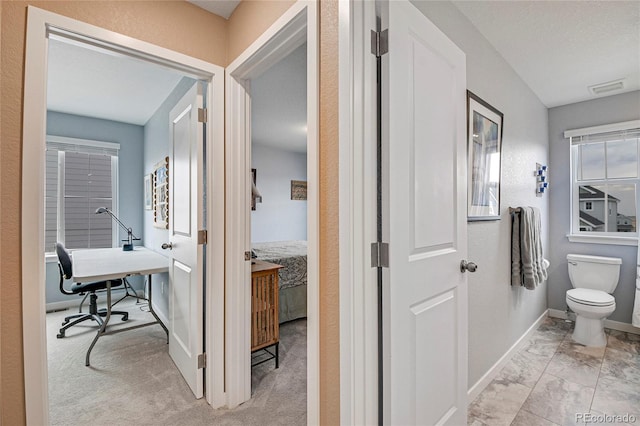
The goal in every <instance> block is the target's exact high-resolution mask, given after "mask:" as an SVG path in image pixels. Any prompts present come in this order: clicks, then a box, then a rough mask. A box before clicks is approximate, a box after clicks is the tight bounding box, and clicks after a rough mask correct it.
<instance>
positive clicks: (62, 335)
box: [56, 332, 64, 339]
mask: <svg viewBox="0 0 640 426" xmlns="http://www.w3.org/2000/svg"><path fill="white" fill-rule="evenodd" d="M56 337H57V338H58V339H62V338H63V337H64V332H62V333H58V334H56Z"/></svg>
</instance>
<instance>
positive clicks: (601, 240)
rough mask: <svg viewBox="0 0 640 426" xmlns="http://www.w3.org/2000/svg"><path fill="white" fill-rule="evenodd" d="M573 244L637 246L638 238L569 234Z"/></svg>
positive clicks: (568, 237)
mask: <svg viewBox="0 0 640 426" xmlns="http://www.w3.org/2000/svg"><path fill="white" fill-rule="evenodd" d="M567 239H568V240H569V241H570V242H572V243H586V244H611V245H618V246H637V245H638V237H623V236H617V235H594V234H583V233H580V234H567Z"/></svg>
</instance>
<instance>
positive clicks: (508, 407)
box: [468, 318, 640, 426]
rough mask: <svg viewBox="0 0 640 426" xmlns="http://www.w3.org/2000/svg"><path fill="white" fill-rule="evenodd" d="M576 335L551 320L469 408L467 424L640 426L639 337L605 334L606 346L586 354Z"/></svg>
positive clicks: (560, 322) (561, 322)
mask: <svg viewBox="0 0 640 426" xmlns="http://www.w3.org/2000/svg"><path fill="white" fill-rule="evenodd" d="M572 329H573V323H572V322H565V321H564V320H561V319H556V318H547V319H546V320H545V322H544V323H543V324H542V325H541V326H540V328H539V329H538V330H536V331H535V333H534V334H533V336H532V337H531V338H530V339H529V341H528V342H527V343H526V344H525V345H524V346H523V347H522V348H521V349H520V350H519V351H518V353H517V354H516V355H514V357H513V358H512V359H511V360H510V361H509V362H508V363H507V364H506V365H505V366H504V367H503V369H502V370H501V371H500V373H499V374H498V376H497V377H496V378H495V380H493V381H492V382H491V383H490V384H489V386H487V388H486V389H485V390H484V391H482V393H481V394H480V395H479V396H478V397H477V398H476V399H475V400H474V401H473V402H472V403H471V404H470V405H469V419H468V424H469V425H470V426H483V425H487V426H494V425H496V426H497V425H513V426H538V425H540V426H544V425H551V426H552V425H584V424H598V423H600V424H619V425H626V424H637V425H640V335H636V334H631V333H624V332H621V331H615V330H608V329H607V330H606V332H607V346H606V347H603V348H588V347H585V346H582V345H580V344H577V343H574V342H573V341H572V339H571V333H572V331H573V330H572ZM579 413H580V414H584V416H582V418H579V417H578V416H577V414H579ZM587 414H590V415H592V416H593V417H592V418H591V420H592V421H591V422H588V420H589V419H587V416H586V415H587ZM625 414H626V415H627V417H623V416H624V415H625ZM596 416H599V418H598V417H596ZM604 416H620V417H619V418H612V417H608V418H604ZM598 420H599V421H598Z"/></svg>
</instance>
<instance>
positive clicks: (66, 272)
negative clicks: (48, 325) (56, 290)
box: [56, 242, 129, 339]
mask: <svg viewBox="0 0 640 426" xmlns="http://www.w3.org/2000/svg"><path fill="white" fill-rule="evenodd" d="M56 254H57V255H58V269H59V270H60V291H61V292H62V293H63V294H68V295H85V294H88V295H89V312H88V313H85V312H80V313H77V314H73V315H69V316H68V317H66V318H65V319H64V322H63V323H62V328H61V329H60V332H59V333H58V334H57V337H58V339H61V338H63V337H64V335H65V331H66V330H67V329H68V328H69V327H73V326H74V325H76V324H79V323H81V322H83V321H86V320H89V319H90V320H93V321H95V322H97V323H98V325H99V326H102V324H104V320H103V319H102V317H103V316H106V314H107V313H106V311H103V310H100V311H99V310H98V296H97V295H96V291H97V290H105V289H106V288H107V281H97V282H92V283H75V284H73V286H71V289H70V290H67V289H66V288H64V280H68V279H71V277H73V264H72V262H71V257H70V256H69V252H68V251H67V249H66V248H65V247H64V245H63V244H62V243H59V242H58V243H56ZM122 284H123V280H121V279H117V280H111V288H115V287H119V286H121V285H122ZM85 298H86V296H85ZM83 300H84V299H83ZM111 315H122V321H126V320H128V319H129V313H128V312H125V311H111ZM72 319H73V321H71V320H72ZM69 321H71V322H69Z"/></svg>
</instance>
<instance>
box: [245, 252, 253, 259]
mask: <svg viewBox="0 0 640 426" xmlns="http://www.w3.org/2000/svg"><path fill="white" fill-rule="evenodd" d="M244 260H251V252H250V251H245V252H244Z"/></svg>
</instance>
